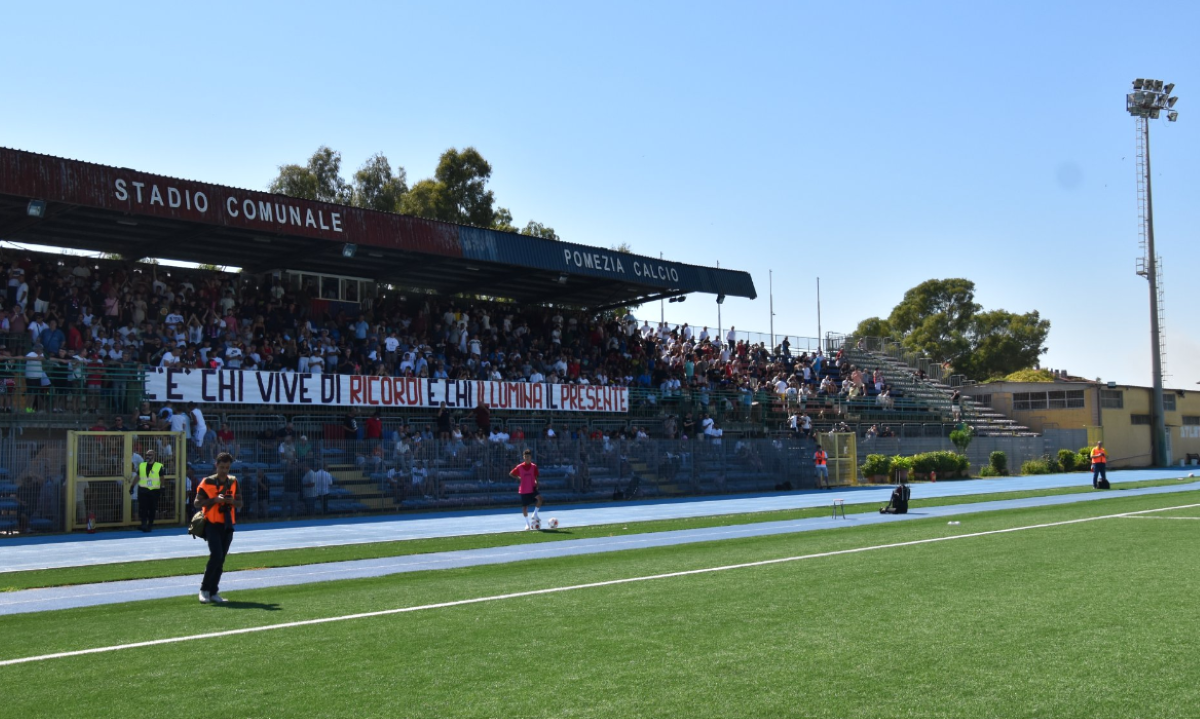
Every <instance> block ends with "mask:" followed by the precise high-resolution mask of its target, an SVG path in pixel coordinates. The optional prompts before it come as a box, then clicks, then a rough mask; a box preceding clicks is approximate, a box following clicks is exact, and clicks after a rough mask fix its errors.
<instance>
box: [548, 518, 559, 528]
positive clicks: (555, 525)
mask: <svg viewBox="0 0 1200 719" xmlns="http://www.w3.org/2000/svg"><path fill="white" fill-rule="evenodd" d="M546 526H548V527H550V529H558V520H557V519H555V518H554V517H551V518H550V521H549V522H547V523H546Z"/></svg>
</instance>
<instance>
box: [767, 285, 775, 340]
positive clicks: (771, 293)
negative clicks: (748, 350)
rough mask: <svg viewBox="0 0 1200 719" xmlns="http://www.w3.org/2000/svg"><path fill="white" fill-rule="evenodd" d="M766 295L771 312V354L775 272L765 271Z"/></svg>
mask: <svg viewBox="0 0 1200 719" xmlns="http://www.w3.org/2000/svg"><path fill="white" fill-rule="evenodd" d="M767 294H768V296H769V297H770V298H771V299H770V306H769V308H770V310H771V347H770V350H771V352H774V351H775V271H774V270H767Z"/></svg>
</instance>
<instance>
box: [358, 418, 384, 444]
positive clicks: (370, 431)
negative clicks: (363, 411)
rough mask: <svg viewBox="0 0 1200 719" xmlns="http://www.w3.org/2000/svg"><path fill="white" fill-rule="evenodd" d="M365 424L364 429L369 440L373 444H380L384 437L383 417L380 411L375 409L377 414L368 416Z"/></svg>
mask: <svg viewBox="0 0 1200 719" xmlns="http://www.w3.org/2000/svg"><path fill="white" fill-rule="evenodd" d="M363 424H364V425H366V426H365V428H364V429H365V435H366V438H367V441H368V442H370V443H371V444H372V445H376V444H379V441H380V440H382V439H383V417H381V416H380V411H379V410H375V414H373V415H371V416H370V417H367V420H366V421H365V422H363Z"/></svg>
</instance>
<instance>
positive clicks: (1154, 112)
mask: <svg viewBox="0 0 1200 719" xmlns="http://www.w3.org/2000/svg"><path fill="white" fill-rule="evenodd" d="M1158 116H1159V110H1157V109H1154V110H1151V111H1150V119H1151V120H1157V119H1158Z"/></svg>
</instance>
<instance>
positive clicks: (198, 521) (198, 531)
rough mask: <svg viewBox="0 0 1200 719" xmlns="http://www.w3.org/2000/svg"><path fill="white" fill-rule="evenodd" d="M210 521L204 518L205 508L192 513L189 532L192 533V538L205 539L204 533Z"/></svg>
mask: <svg viewBox="0 0 1200 719" xmlns="http://www.w3.org/2000/svg"><path fill="white" fill-rule="evenodd" d="M207 526H208V521H207V520H205V519H204V510H203V509H202V510H200V511H199V512H196V513H195V514H193V515H192V521H190V522H188V534H190V535H192V539H204V533H205V530H206V529H207Z"/></svg>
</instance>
